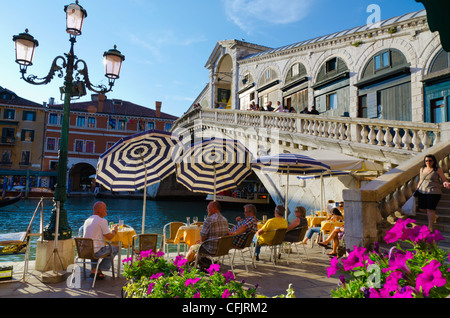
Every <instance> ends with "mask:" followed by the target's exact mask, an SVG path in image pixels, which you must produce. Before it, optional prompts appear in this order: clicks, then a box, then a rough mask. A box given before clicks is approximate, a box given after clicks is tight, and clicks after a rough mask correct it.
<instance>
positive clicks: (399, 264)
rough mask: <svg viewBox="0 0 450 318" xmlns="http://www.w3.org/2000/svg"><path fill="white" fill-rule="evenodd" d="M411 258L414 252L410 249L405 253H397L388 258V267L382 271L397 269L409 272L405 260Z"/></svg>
mask: <svg viewBox="0 0 450 318" xmlns="http://www.w3.org/2000/svg"><path fill="white" fill-rule="evenodd" d="M413 258H414V254H413V253H412V252H410V251H407V252H406V254H401V253H397V254H396V256H395V257H394V258H392V259H390V260H389V267H388V268H385V269H383V272H387V271H395V270H397V269H399V270H401V271H403V272H404V273H410V269H409V267H408V265H407V264H406V262H407V261H408V260H410V259H413Z"/></svg>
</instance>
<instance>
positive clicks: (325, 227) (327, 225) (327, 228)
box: [320, 221, 344, 232]
mask: <svg viewBox="0 0 450 318" xmlns="http://www.w3.org/2000/svg"><path fill="white" fill-rule="evenodd" d="M342 226H344V222H332V221H322V222H321V223H320V230H321V231H324V232H331V231H333V230H334V228H335V227H342Z"/></svg>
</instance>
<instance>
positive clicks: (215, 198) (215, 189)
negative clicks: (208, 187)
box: [213, 164, 216, 202]
mask: <svg viewBox="0 0 450 318" xmlns="http://www.w3.org/2000/svg"><path fill="white" fill-rule="evenodd" d="M213 167H214V202H216V165H215V164H214V165H213Z"/></svg>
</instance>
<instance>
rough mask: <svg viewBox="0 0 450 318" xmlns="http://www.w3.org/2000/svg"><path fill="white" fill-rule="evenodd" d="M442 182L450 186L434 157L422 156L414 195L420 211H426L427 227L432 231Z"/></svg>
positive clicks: (436, 217) (445, 185)
mask: <svg viewBox="0 0 450 318" xmlns="http://www.w3.org/2000/svg"><path fill="white" fill-rule="evenodd" d="M442 184H443V185H444V187H446V188H450V183H449V182H448V180H447V178H446V177H445V175H444V172H443V171H442V169H441V168H439V166H438V164H437V161H436V157H435V156H434V155H427V156H425V158H424V163H423V167H422V168H420V180H419V184H418V186H417V190H416V192H415V193H414V196H416V197H418V208H419V211H421V212H427V215H428V228H429V229H430V231H431V232H433V224H434V223H436V221H437V219H438V216H437V215H436V206H437V205H438V203H439V200H440V199H441V194H442Z"/></svg>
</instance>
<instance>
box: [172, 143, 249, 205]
mask: <svg viewBox="0 0 450 318" xmlns="http://www.w3.org/2000/svg"><path fill="white" fill-rule="evenodd" d="M251 161H252V154H251V153H250V151H249V150H248V149H247V148H246V147H245V146H244V145H243V144H242V143H241V142H240V141H238V140H231V139H222V138H215V137H213V138H210V139H206V140H203V141H201V142H197V143H195V144H193V145H191V147H189V148H188V149H186V150H185V153H184V154H183V155H182V156H181V157H180V158H179V159H178V160H176V172H177V181H178V182H180V183H181V184H183V185H184V186H185V187H186V188H188V189H189V190H190V191H193V192H202V193H207V194H213V195H214V201H216V193H217V192H221V191H225V190H229V189H233V188H236V187H237V186H238V185H239V184H240V183H241V182H242V181H243V180H244V179H245V178H247V177H248V176H249V175H250V174H251V172H252V170H251Z"/></svg>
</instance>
